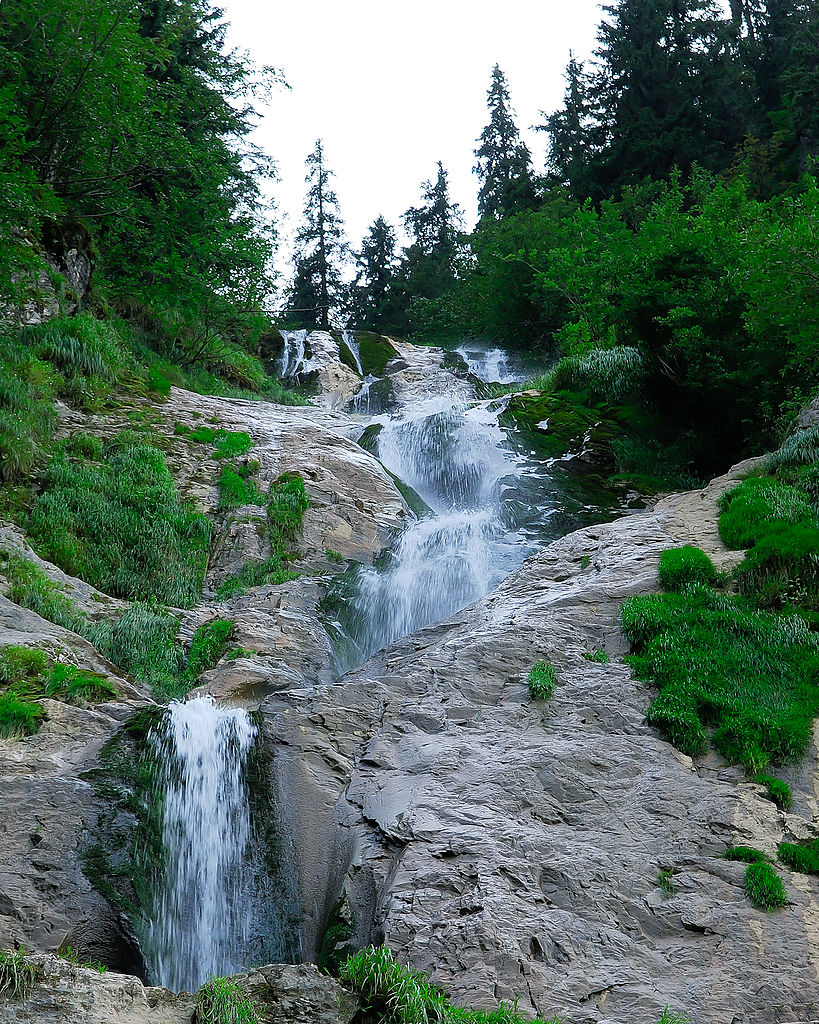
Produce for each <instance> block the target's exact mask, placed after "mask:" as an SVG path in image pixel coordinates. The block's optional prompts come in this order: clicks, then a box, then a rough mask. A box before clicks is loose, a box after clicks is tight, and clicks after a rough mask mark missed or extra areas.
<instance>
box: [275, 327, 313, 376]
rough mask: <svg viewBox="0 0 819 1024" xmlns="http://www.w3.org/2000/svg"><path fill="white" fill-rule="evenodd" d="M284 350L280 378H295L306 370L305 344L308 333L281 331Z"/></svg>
mask: <svg viewBox="0 0 819 1024" xmlns="http://www.w3.org/2000/svg"><path fill="white" fill-rule="evenodd" d="M280 333H281V336H282V340H283V341H284V349H283V350H282V360H281V364H280V365H279V376H280V377H282V378H285V377H295V376H296V375H297V374H298V373H300V372H301V371H302V370H303V369H304V356H305V347H304V346H305V342H306V340H307V331H281V332H280Z"/></svg>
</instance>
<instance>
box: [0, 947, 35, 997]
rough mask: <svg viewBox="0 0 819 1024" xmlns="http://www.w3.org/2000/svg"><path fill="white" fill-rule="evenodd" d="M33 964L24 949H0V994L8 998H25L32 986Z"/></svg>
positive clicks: (33, 976)
mask: <svg viewBox="0 0 819 1024" xmlns="http://www.w3.org/2000/svg"><path fill="white" fill-rule="evenodd" d="M34 978H35V972H34V965H33V964H32V963H30V962H29V960H28V957H27V956H26V951H25V949H23V947H22V946H20V948H19V949H0V996H6V997H7V998H9V999H25V998H26V997H27V996H28V995H30V994H31V990H32V989H33V988H34Z"/></svg>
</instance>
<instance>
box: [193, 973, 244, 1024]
mask: <svg viewBox="0 0 819 1024" xmlns="http://www.w3.org/2000/svg"><path fill="white" fill-rule="evenodd" d="M259 1019H260V1018H259V1013H258V1010H257V1008H256V1006H255V1004H254V1003H253V1000H252V999H251V998H250V997H249V996H248V995H247V994H246V993H245V992H244V990H243V989H242V987H241V985H239V984H238V983H237V982H235V981H231V980H230V979H229V978H211V980H210V981H208V982H206V983H205V984H204V985H203V986H202V987H201V988H200V989H199V992H198V993H197V995H196V1013H195V1016H194V1020H195V1022H196V1024H259Z"/></svg>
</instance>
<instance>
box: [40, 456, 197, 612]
mask: <svg viewBox="0 0 819 1024" xmlns="http://www.w3.org/2000/svg"><path fill="white" fill-rule="evenodd" d="M28 531H29V533H30V535H31V537H32V539H33V541H34V544H35V547H36V549H37V551H38V553H39V554H40V555H41V556H42V557H43V558H47V559H49V560H50V561H52V562H55V563H56V564H57V565H59V566H60V567H61V568H63V569H64V570H65V571H66V572H69V573H71V574H72V575H74V576H79V577H80V578H81V579H84V580H86V581H87V582H88V583H91V584H93V585H94V586H96V587H98V588H99V589H100V590H103V591H105V592H106V593H110V594H112V595H114V596H116V597H123V598H126V599H128V600H132V601H145V600H149V599H156V600H159V601H161V602H163V603H165V604H172V605H178V606H181V607H190V606H191V605H193V604H194V603H195V602H196V601H197V600H198V597H199V593H200V591H201V587H202V580H203V577H204V573H205V568H206V564H207V552H208V546H209V543H210V533H211V527H210V523H209V522H208V520H207V519H206V518H205V517H204V516H202V515H200V514H199V513H197V512H195V511H193V509H192V508H191V506H190V505H189V504H187V503H183V502H181V501H180V500H179V497H178V494H177V491H176V486H175V485H174V482H173V478H172V477H171V474H170V472H169V470H168V467H167V466H166V465H165V459H164V457H163V455H162V453H161V452H160V451H159V450H158V449H157V448H154V447H152V446H151V445H149V444H144V443H140V442H131V441H121V442H119V443H114V444H113V445H112V446H111V447H110V449H109V450H108V452H107V458H106V459H105V461H104V462H102V463H84V462H79V463H76V462H73V461H71V460H70V458H69V457H68V456H67V454H66V453H65V452H58V453H57V454H56V455H55V456H54V458H53V459H52V461H51V463H50V464H49V466H48V470H47V472H46V477H45V487H44V490H43V493H42V494H41V495H40V497H39V498H38V499H37V501H36V502H35V504H34V507H33V508H32V510H31V514H30V516H29V519H28Z"/></svg>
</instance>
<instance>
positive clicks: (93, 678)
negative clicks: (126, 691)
mask: <svg viewBox="0 0 819 1024" xmlns="http://www.w3.org/2000/svg"><path fill="white" fill-rule="evenodd" d="M43 693H44V694H45V696H46V697H54V698H56V699H58V700H63V701H67V702H68V703H69V704H74V703H76V702H78V701H79V702H81V703H93V702H95V701H102V700H109V699H110V698H111V697H116V696H117V691H116V687H114V686H113V685H112V684H111V683H109V682H108V680H107V679H106V678H105V677H104V676H101V675H98V674H97V673H96V672H86V671H84V670H83V669H78V668H75V667H74V666H73V665H63V664H62V663H61V662H55V664H54V665H53V666H52V668H51V672H50V674H49V676H48V678H47V679H46V680H45V682H44V683H43Z"/></svg>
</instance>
